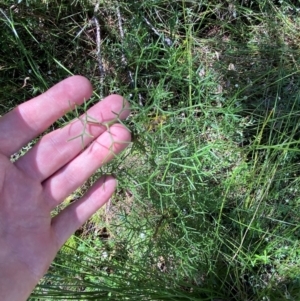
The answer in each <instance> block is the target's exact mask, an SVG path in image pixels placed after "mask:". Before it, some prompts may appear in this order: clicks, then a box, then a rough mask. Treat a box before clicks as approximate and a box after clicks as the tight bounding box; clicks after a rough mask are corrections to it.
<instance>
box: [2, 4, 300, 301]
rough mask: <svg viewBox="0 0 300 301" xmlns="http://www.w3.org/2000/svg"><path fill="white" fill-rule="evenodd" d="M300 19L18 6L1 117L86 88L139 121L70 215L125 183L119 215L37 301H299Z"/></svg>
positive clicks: (193, 9) (59, 263)
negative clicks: (38, 97) (81, 78)
mask: <svg viewBox="0 0 300 301" xmlns="http://www.w3.org/2000/svg"><path fill="white" fill-rule="evenodd" d="M19 2H20V1H19ZM296 4H297V3H296V1H292V0H289V1H278V3H277V2H274V1H271V0H265V1H256V2H253V1H252V2H251V1H231V2H228V1H227V2H226V1H219V0H213V1H207V0H203V1H175V0H174V1H167V0H155V1H150V0H149V1H123V0H120V1H106V0H101V1H83V0H81V1H73V2H69V1H62V0H61V1H58V0H57V1H44V2H38V1H21V3H19V4H14V5H13V6H11V3H10V2H9V1H5V4H4V8H3V9H2V14H0V26H1V31H0V35H1V44H3V47H1V50H0V51H1V56H0V66H1V67H0V71H1V74H2V76H1V85H0V94H1V97H0V99H1V103H0V108H1V109H0V110H1V112H0V114H3V113H4V112H7V111H8V110H10V109H11V108H12V107H14V106H15V105H16V104H17V103H19V102H22V101H24V100H25V99H28V98H30V97H31V96H33V95H35V94H36V93H40V92H42V91H44V90H45V89H46V88H47V87H49V86H51V85H52V84H53V83H55V82H57V81H59V80H60V79H62V78H64V77H66V76H68V75H70V74H75V73H79V74H83V75H85V76H87V77H88V78H89V79H91V81H92V82H93V85H94V88H95V94H94V96H93V98H92V101H91V103H93V102H95V101H98V95H105V94H109V93H120V94H122V95H124V96H125V97H126V98H127V99H128V100H129V101H130V102H131V107H132V114H131V116H130V118H129V119H128V120H127V121H126V125H127V126H128V128H129V129H130V130H131V132H132V136H133V141H132V144H131V146H130V148H129V149H128V150H126V151H125V152H124V153H123V154H122V155H121V156H120V157H118V158H117V160H115V161H114V162H112V163H110V164H108V165H107V166H105V167H103V168H102V169H101V170H99V171H98V172H97V173H96V174H95V176H94V177H93V178H92V179H90V180H89V181H88V182H87V183H86V184H85V185H84V186H83V187H81V188H80V189H78V190H77V191H76V192H75V193H74V194H73V195H72V196H71V197H70V198H69V199H68V200H66V204H67V203H68V202H70V201H72V200H73V199H74V198H76V197H78V196H80V195H81V194H82V193H84V191H85V190H86V189H87V188H88V187H89V186H90V185H91V184H92V183H93V181H94V179H95V177H97V176H99V175H100V174H102V173H114V174H115V175H116V176H117V177H118V180H119V186H118V190H117V192H116V193H115V195H114V197H113V199H112V200H111V205H110V206H107V207H106V208H103V209H101V210H100V211H99V212H98V213H97V214H95V216H94V217H93V218H92V219H91V220H90V221H89V222H87V223H86V224H85V225H84V226H83V227H82V228H80V229H79V230H78V231H77V232H76V233H75V234H74V235H73V236H72V237H71V238H70V239H69V240H68V241H67V243H66V245H65V246H64V247H63V249H62V250H61V251H60V253H59V254H58V256H57V258H56V259H55V261H54V262H53V264H52V266H51V267H50V269H49V271H48V273H47V274H46V275H45V277H44V278H43V279H42V280H41V282H40V284H39V285H38V287H37V288H36V290H35V291H34V292H33V294H32V296H31V300H42V299H45V300H68V299H73V300H90V299H94V300H100V299H101V300H102V299H103V300H211V301H212V300H214V301H217V300H223V301H227V300H298V299H299V294H300V293H299V292H300V273H299V267H300V258H299V250H300V245H299V236H300V231H299V219H300V210H299V208H300V207H299V205H300V198H299V179H300V178H299V175H300V169H299V126H300V121H299V116H300V93H299V83H300V80H299V79H300V78H299V63H300V50H299V40H300V34H299V25H300V15H299V8H298V7H297V5H296ZM95 8H96V9H95ZM95 18H96V20H97V21H98V22H99V27H98V28H97V26H96V23H95ZM97 29H100V34H101V60H102V64H103V69H104V72H103V70H102V69H101V68H99V52H97V46H99V45H97V39H96V35H97ZM100 67H101V66H100ZM29 70H31V71H30V72H29ZM26 77H30V79H29V80H28V81H27V84H26V85H24V87H23V82H24V79H25V78H26ZM60 126H61V123H60V122H58V123H57V124H55V125H53V127H60ZM79 143H80V142H79Z"/></svg>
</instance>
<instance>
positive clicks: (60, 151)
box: [0, 76, 130, 301]
mask: <svg viewBox="0 0 300 301" xmlns="http://www.w3.org/2000/svg"><path fill="white" fill-rule="evenodd" d="M91 94H92V87H91V84H90V83H89V81H88V80H87V79H85V78H84V77H81V76H73V77H70V78H68V79H66V80H64V81H62V82H60V83H59V84H57V85H55V86H54V87H52V88H51V89H49V90H48V91H47V92H45V93H44V94H42V95H40V96H38V97H36V98H34V99H32V100H30V101H28V102H25V103H24V104H21V105H20V106H18V107H17V108H16V109H14V110H13V111H11V112H9V113H8V114H6V115H5V116H3V117H1V118H0V141H1V142H0V300H1V301H5V300H9V301H14V300H26V298H27V297H28V296H29V295H30V293H31V291H32V290H33V289H34V287H35V285H36V284H37V283H38V281H39V280H40V278H41V277H42V276H43V275H44V274H45V272H46V271H47V269H48V267H49V265H50V264H51V262H52V260H53V259H54V257H55V255H56V253H57V251H58V250H59V249H60V247H61V246H62V245H63V244H64V243H65V241H66V240H67V239H68V238H69V236H70V235H71V234H72V233H74V232H75V230H76V229H78V228H79V227H80V226H81V225H82V224H83V223H84V222H85V221H86V220H87V219H88V218H89V217H90V216H91V215H92V214H93V213H95V212H96V211H97V210H98V209H99V208H100V207H101V206H102V205H103V204H104V203H105V202H106V201H108V200H109V198H110V197H111V195H112V193H113V192H114V190H115V187H116V180H115V179H114V178H113V177H111V176H103V177H102V178H100V179H99V180H98V181H97V182H96V183H95V184H94V185H93V186H92V187H91V188H90V190H89V191H88V192H87V193H86V194H85V195H84V196H83V197H82V198H81V199H80V200H78V201H76V202H74V203H72V204H71V205H69V206H68V207H67V208H65V209H64V210H63V211H61V212H60V213H59V214H58V215H57V216H55V217H54V218H51V215H50V213H51V211H52V210H53V209H54V208H55V207H56V206H57V205H59V204H60V203H61V202H62V201H63V200H64V199H65V198H66V197H67V196H68V195H70V193H71V192H73V191H74V190H76V189H77V188H78V187H80V186H81V185H82V184H83V183H84V182H85V180H87V179H88V178H89V177H90V176H91V175H92V174H93V173H94V172H95V171H96V170H97V169H98V168H99V167H100V166H101V165H102V164H103V161H104V160H105V162H107V161H108V160H110V159H112V158H113V157H114V154H117V153H119V152H121V151H122V150H123V149H124V148H125V147H126V146H127V145H128V143H129V141H130V133H129V132H128V130H127V129H126V128H125V127H124V126H123V125H121V124H114V125H112V126H110V128H109V132H108V131H107V128H106V127H105V126H101V125H95V124H90V125H88V127H87V129H88V132H89V133H90V134H92V135H93V137H94V138H91V137H88V136H85V137H84V143H85V145H87V144H89V143H91V142H92V141H93V143H91V144H90V145H89V147H88V148H87V149H85V150H84V151H83V152H82V144H81V142H80V139H74V140H72V141H67V140H68V139H70V138H72V137H74V136H76V135H78V134H80V133H81V132H82V123H81V122H80V121H79V120H77V121H74V122H72V123H71V124H69V125H67V126H66V127H64V128H63V129H58V130H55V131H53V132H51V133H49V134H47V135H45V136H44V137H42V138H41V139H40V141H39V142H38V143H37V144H36V145H35V146H34V147H33V148H32V149H30V150H29V151H28V152H27V153H26V154H25V155H24V156H22V157H20V158H19V159H18V160H17V161H16V162H15V163H11V162H10V159H9V158H10V156H11V155H12V154H14V153H15V152H16V151H18V150H19V149H20V148H21V147H22V146H24V145H25V144H26V143H28V142H29V141H31V140H32V139H33V138H34V137H36V136H38V135H39V134H40V133H42V132H44V131H45V130H46V129H47V128H48V127H49V126H50V125H51V124H52V123H53V122H54V121H55V120H56V119H58V118H59V117H61V116H62V115H64V114H65V113H66V111H68V110H69V109H70V105H71V107H72V108H74V106H75V104H77V105H78V104H81V103H82V102H83V101H84V100H85V99H88V98H89V97H90V96H91ZM124 105H125V110H124ZM118 112H121V114H120V118H122V119H124V118H126V117H127V116H128V115H129V104H128V103H127V102H125V101H124V99H123V98H122V97H120V96H118V95H111V96H108V97H107V98H105V99H104V100H102V101H101V102H99V103H98V104H96V105H95V106H94V107H92V108H91V109H90V110H89V111H88V115H89V116H92V117H93V118H96V119H97V120H99V121H100V122H109V121H110V120H113V119H115V117H116V115H115V113H118ZM112 137H113V138H112ZM112 139H113V141H116V142H114V143H112ZM122 141H123V143H122Z"/></svg>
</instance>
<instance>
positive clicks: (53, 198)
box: [43, 124, 130, 209]
mask: <svg viewBox="0 0 300 301" xmlns="http://www.w3.org/2000/svg"><path fill="white" fill-rule="evenodd" d="M129 142H130V132H129V131H128V130H127V129H126V128H125V127H124V126H123V125H121V124H115V125H113V126H111V128H110V130H109V132H108V131H106V132H104V133H103V134H102V135H101V136H100V137H99V138H98V139H96V140H95V141H94V142H93V143H92V144H91V145H90V146H89V147H88V148H87V149H86V150H85V151H84V152H82V153H81V154H79V155H78V156H77V157H76V158H74V159H73V160H72V161H71V162H69V163H68V164H67V165H65V166H64V167H63V168H61V169H60V170H59V171H58V172H57V173H55V174H54V175H53V176H52V177H50V178H49V179H47V180H46V181H45V182H44V183H43V186H44V192H45V196H46V198H45V199H46V202H47V205H48V206H49V208H50V209H53V208H55V207H56V206H57V205H58V204H60V203H61V201H62V200H63V199H65V198H66V197H67V196H68V195H70V194H71V193H72V192H73V191H74V190H76V189H77V188H78V187H80V186H81V185H83V184H84V182H85V181H86V180H87V179H88V178H89V177H90V176H91V175H92V174H93V173H94V172H95V171H96V170H97V169H98V168H99V167H100V166H102V165H103V164H104V163H106V162H108V161H109V160H111V159H113V158H114V157H115V156H116V155H117V154H119V153H120V152H121V151H122V150H124V149H125V148H126V147H127V146H128V144H129Z"/></svg>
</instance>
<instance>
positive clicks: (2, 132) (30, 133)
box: [0, 75, 93, 156]
mask: <svg viewBox="0 0 300 301" xmlns="http://www.w3.org/2000/svg"><path fill="white" fill-rule="evenodd" d="M92 92H93V89H92V85H91V83H90V82H89V81H88V80H87V79H86V78H85V77H83V76H79V75H76V76H72V77H69V78H67V79H65V80H63V81H61V82H60V83H58V84H56V85H55V86H53V87H52V88H50V89H49V90H48V91H46V92H45V93H43V94H41V95H39V96H37V97H35V98H33V99H31V100H29V101H27V102H25V103H23V104H21V105H19V106H18V107H16V108H15V109H13V110H12V111H10V112H9V113H7V114H6V115H4V116H3V117H1V118H0V141H1V142H2V143H0V152H1V153H2V154H4V155H6V156H10V155H12V154H14V153H15V152H17V151H18V150H19V149H20V148H21V147H22V146H24V145H26V144H27V143H28V142H29V141H31V140H32V139H34V138H35V137H36V136H38V135H39V134H41V133H42V132H44V131H45V130H46V129H47V128H48V127H49V126H50V125H51V124H52V123H53V122H55V121H56V120H57V119H58V118H59V117H61V116H63V115H64V114H65V113H66V112H67V111H69V110H70V109H73V108H74V106H75V104H81V103H83V102H84V100H86V99H88V98H90V97H91V95H92ZM3 142H4V143H3Z"/></svg>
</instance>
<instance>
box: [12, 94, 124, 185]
mask: <svg viewBox="0 0 300 301" xmlns="http://www.w3.org/2000/svg"><path fill="white" fill-rule="evenodd" d="M128 108H129V104H128V102H126V101H125V100H124V99H123V97H121V96H119V95H110V96H108V97H106V98H105V99H103V100H102V101H100V102H99V103H98V104H96V105H95V106H93V107H92V108H91V109H90V110H88V112H87V114H88V116H91V117H92V118H93V119H95V120H98V121H99V122H101V123H103V122H104V123H105V122H108V121H111V120H113V119H115V118H116V113H120V112H121V114H120V118H121V119H124V118H126V117H127V116H128V115H129V109H128ZM85 116H86V115H84V116H82V118H85ZM83 130H84V124H83V122H82V121H80V120H78V119H77V120H75V121H74V122H72V123H70V124H69V125H67V126H66V127H64V128H63V129H58V130H56V131H53V132H51V133H49V134H47V135H46V136H44V137H43V138H42V139H41V140H40V141H39V142H38V143H37V144H36V145H35V146H34V147H33V148H32V149H31V150H30V151H29V152H28V153H26V155H25V156H23V157H21V158H20V159H19V160H18V161H17V162H16V163H15V164H16V166H17V167H18V168H19V169H20V170H22V171H24V172H25V173H26V174H27V175H28V176H30V177H32V178H34V179H36V180H38V181H40V182H42V181H44V180H45V179H47V178H48V177H50V176H51V175H52V174H54V173H55V172H56V171H57V170H59V169H60V168H61V167H63V166H64V165H65V164H67V163H68V162H70V161H71V160H73V159H74V158H75V157H76V156H77V155H78V154H79V153H80V152H81V151H82V143H81V142H82V141H81V139H80V137H79V138H76V139H74V140H71V141H68V140H69V139H70V138H72V137H76V136H78V135H80V133H82V132H83ZM106 130H107V128H106V127H105V126H102V125H100V124H90V123H89V124H88V125H87V127H86V131H87V132H88V133H89V135H85V136H83V138H84V140H83V143H84V145H85V146H86V145H88V144H89V143H90V142H91V141H93V140H94V139H96V138H97V137H98V136H99V135H101V134H102V133H103V132H105V131H106ZM119 138H120V139H121V138H122V137H119ZM101 143H104V142H102V141H101ZM82 164H84V162H82Z"/></svg>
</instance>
